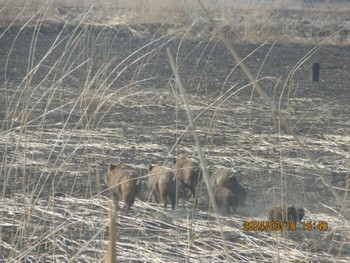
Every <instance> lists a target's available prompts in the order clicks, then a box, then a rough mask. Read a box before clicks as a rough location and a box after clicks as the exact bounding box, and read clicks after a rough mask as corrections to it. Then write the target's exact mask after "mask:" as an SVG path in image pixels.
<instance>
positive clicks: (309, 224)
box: [243, 221, 329, 231]
mask: <svg viewBox="0 0 350 263" xmlns="http://www.w3.org/2000/svg"><path fill="white" fill-rule="evenodd" d="M328 226H329V224H328V222H327V221H302V222H301V229H302V230H303V231H311V230H318V231H327V230H328ZM295 230H297V224H296V222H295V221H286V222H283V221H282V222H280V221H244V222H243V231H295Z"/></svg>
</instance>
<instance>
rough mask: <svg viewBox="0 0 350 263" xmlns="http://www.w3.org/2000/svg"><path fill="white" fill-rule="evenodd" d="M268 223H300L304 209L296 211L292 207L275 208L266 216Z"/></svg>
mask: <svg viewBox="0 0 350 263" xmlns="http://www.w3.org/2000/svg"><path fill="white" fill-rule="evenodd" d="M268 217H269V221H278V222H282V221H283V222H286V221H294V222H301V220H302V219H303V217H304V209H303V208H300V209H298V210H297V209H296V208H295V207H294V206H288V207H287V206H283V207H282V206H277V207H275V208H274V209H271V210H270V211H269V214H268Z"/></svg>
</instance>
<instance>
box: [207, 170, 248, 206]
mask: <svg viewBox="0 0 350 263" xmlns="http://www.w3.org/2000/svg"><path fill="white" fill-rule="evenodd" d="M210 182H211V185H212V187H213V188H214V189H215V188H216V187H219V186H221V187H225V188H227V189H229V190H231V191H232V193H234V195H235V198H236V202H237V204H238V207H242V206H244V204H245V201H246V200H247V190H246V189H245V188H244V187H243V185H241V184H240V183H239V182H238V180H237V177H236V176H235V175H234V173H233V172H232V171H231V170H229V169H216V170H213V171H212V173H211V174H210Z"/></svg>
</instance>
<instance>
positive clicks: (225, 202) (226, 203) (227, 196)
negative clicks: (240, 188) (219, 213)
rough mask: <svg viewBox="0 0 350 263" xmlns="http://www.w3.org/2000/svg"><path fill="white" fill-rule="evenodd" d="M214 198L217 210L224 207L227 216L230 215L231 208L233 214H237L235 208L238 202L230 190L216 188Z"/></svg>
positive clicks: (220, 187)
mask: <svg viewBox="0 0 350 263" xmlns="http://www.w3.org/2000/svg"><path fill="white" fill-rule="evenodd" d="M214 197H215V201H216V204H217V206H218V208H222V207H224V208H225V209H226V212H227V214H229V213H230V208H232V210H233V211H234V212H237V211H236V207H237V206H238V200H237V198H236V196H235V194H234V193H233V192H232V191H231V190H229V189H227V188H226V187H222V186H218V187H216V188H215V189H214Z"/></svg>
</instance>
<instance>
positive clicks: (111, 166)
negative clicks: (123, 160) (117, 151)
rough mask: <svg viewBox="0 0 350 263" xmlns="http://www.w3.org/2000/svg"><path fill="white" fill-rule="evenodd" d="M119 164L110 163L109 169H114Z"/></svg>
mask: <svg viewBox="0 0 350 263" xmlns="http://www.w3.org/2000/svg"><path fill="white" fill-rule="evenodd" d="M115 168H117V166H116V165H115V164H109V166H108V171H113V170H114V169H115Z"/></svg>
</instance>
